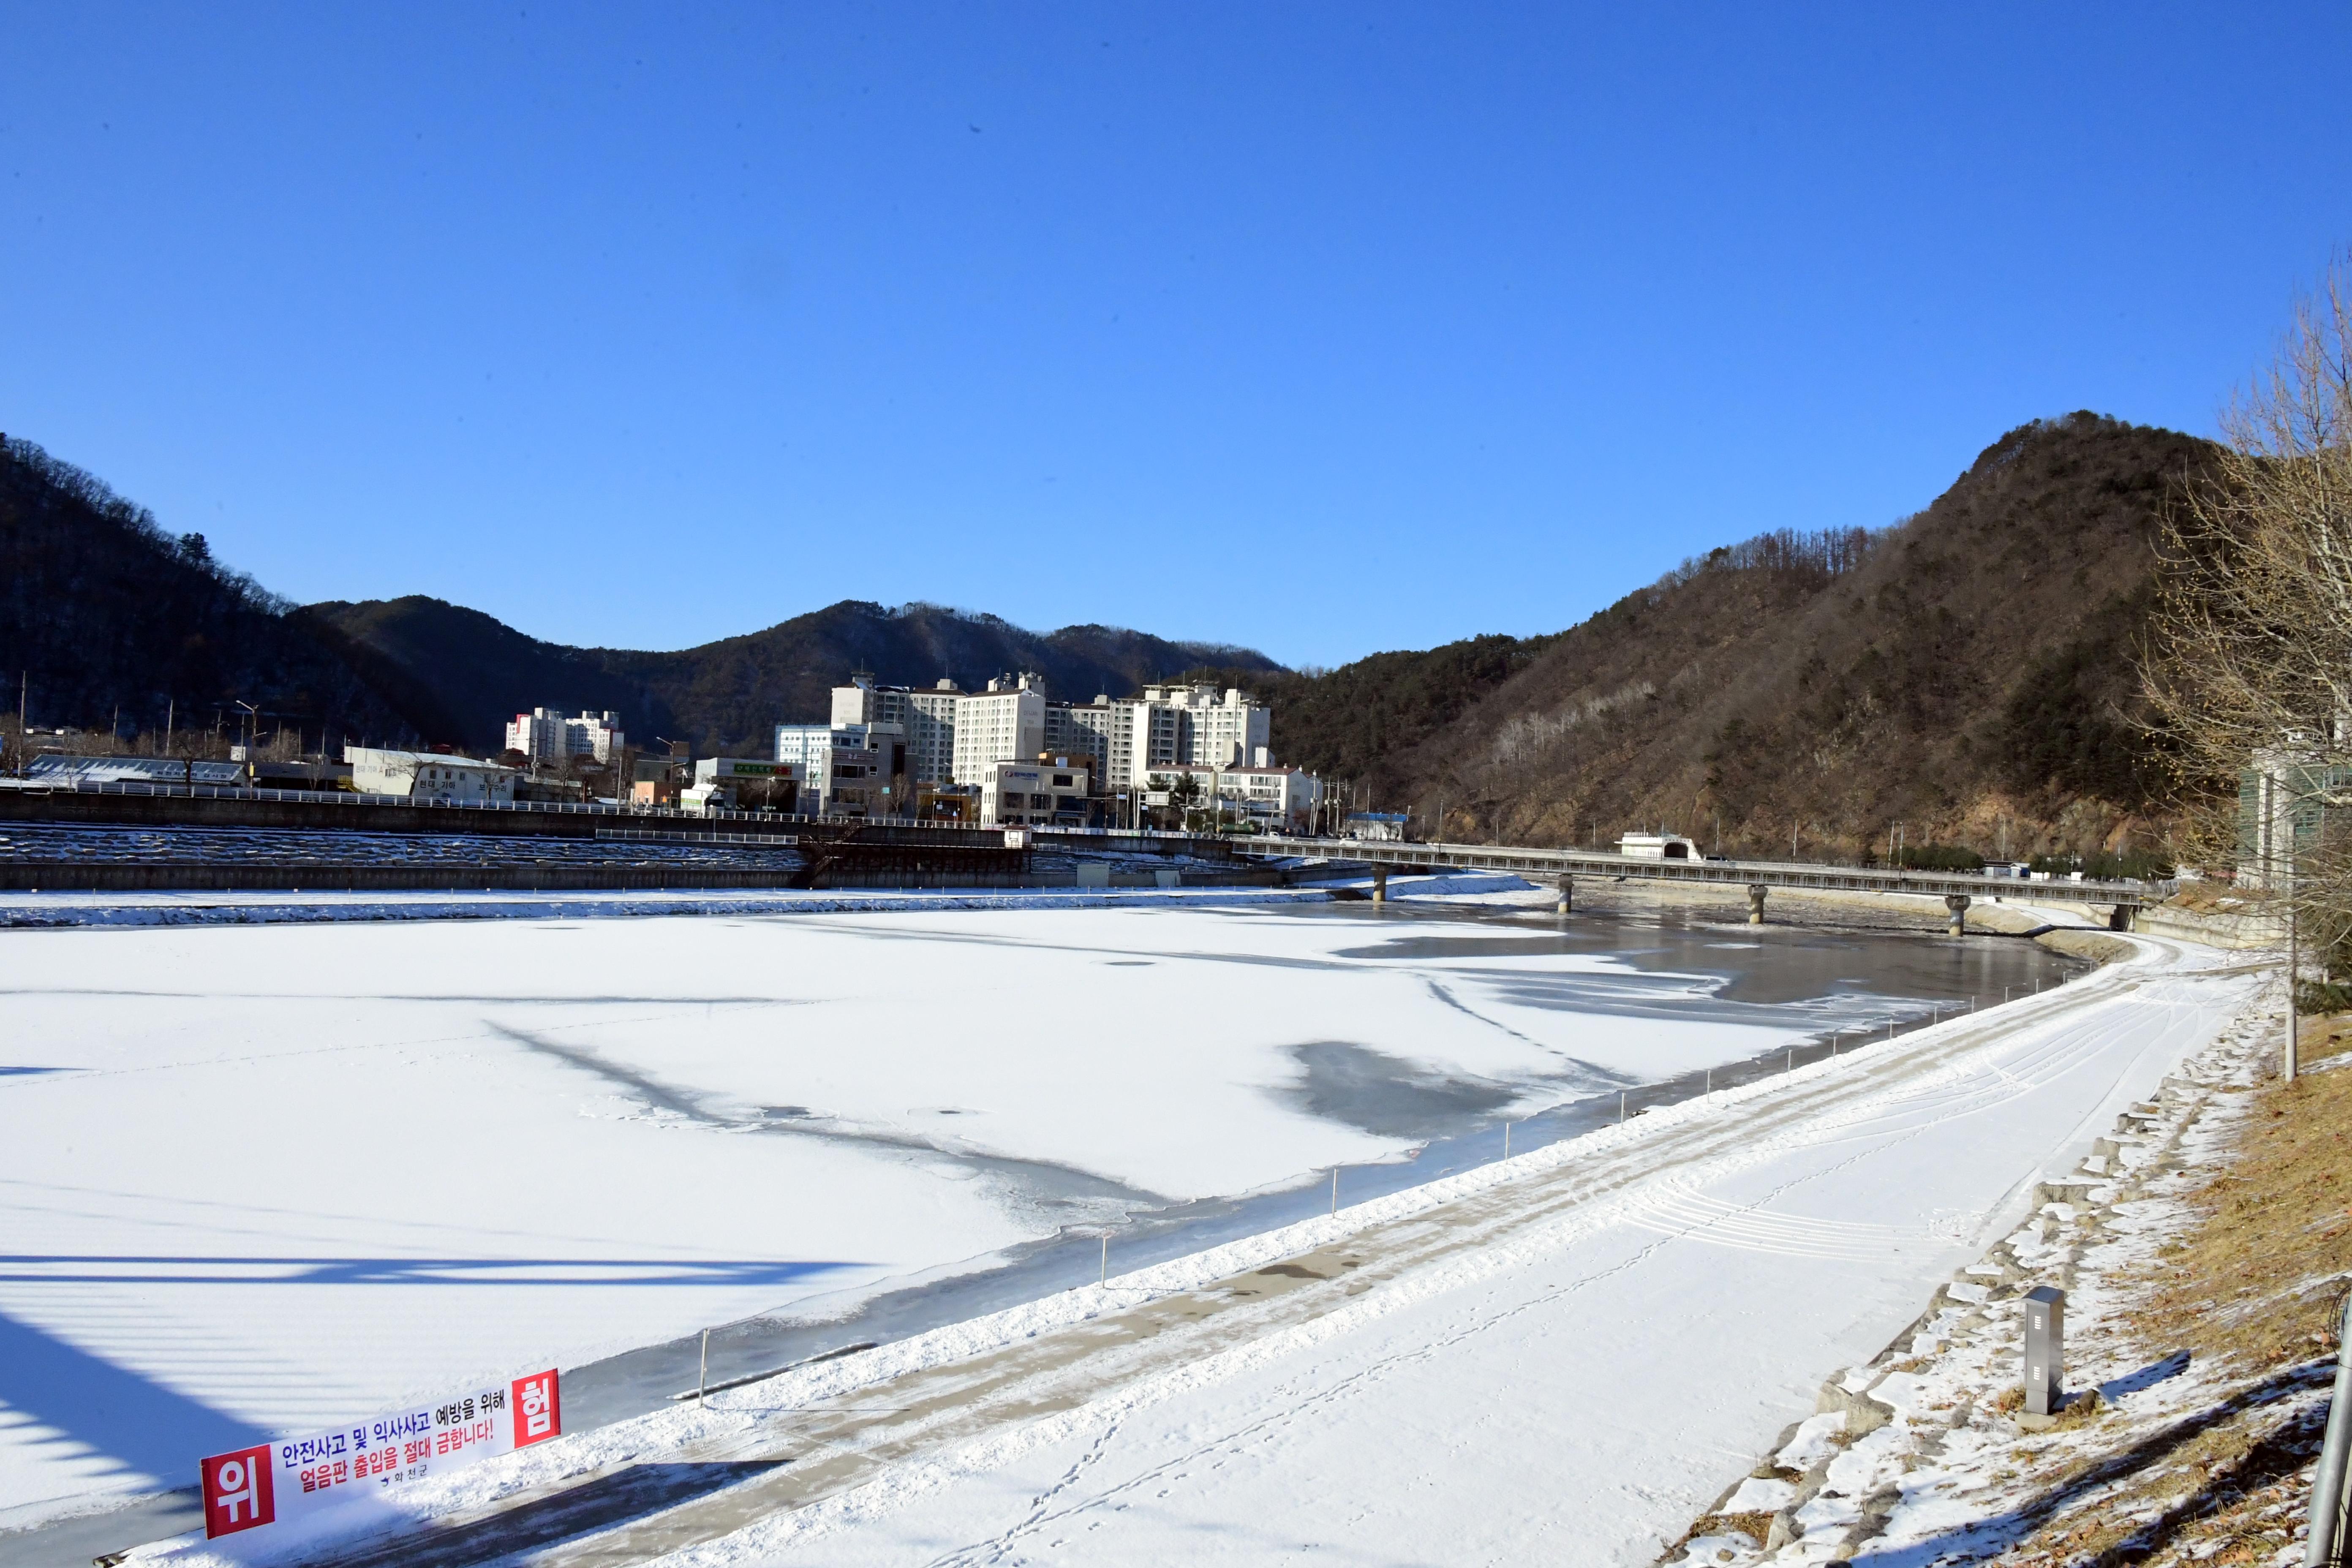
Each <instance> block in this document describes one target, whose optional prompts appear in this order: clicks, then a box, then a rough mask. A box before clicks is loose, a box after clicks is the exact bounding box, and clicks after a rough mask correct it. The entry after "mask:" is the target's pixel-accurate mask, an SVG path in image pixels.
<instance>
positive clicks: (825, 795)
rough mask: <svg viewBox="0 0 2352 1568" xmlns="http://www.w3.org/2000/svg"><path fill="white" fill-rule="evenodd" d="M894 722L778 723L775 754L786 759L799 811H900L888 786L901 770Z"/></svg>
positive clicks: (901, 743) (900, 732)
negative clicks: (795, 785)
mask: <svg viewBox="0 0 2352 1568" xmlns="http://www.w3.org/2000/svg"><path fill="white" fill-rule="evenodd" d="M906 752H907V732H906V731H905V729H904V728H903V727H901V726H899V725H897V724H882V723H872V724H779V725H777V726H776V757H775V760H776V761H777V762H779V763H790V764H792V766H793V769H794V770H795V771H794V773H793V777H794V778H795V779H796V780H798V781H799V784H800V801H801V810H802V811H803V812H805V813H808V814H810V815H812V816H903V815H905V814H904V813H903V812H900V811H898V810H897V809H896V807H897V806H898V805H901V804H904V803H902V802H900V801H899V800H898V797H897V795H894V794H893V790H894V789H904V788H905V787H906V785H905V784H903V783H902V782H897V781H898V778H899V775H900V774H903V773H905V772H906V771H907V763H906Z"/></svg>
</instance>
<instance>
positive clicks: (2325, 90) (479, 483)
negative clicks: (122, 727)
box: [0, 0, 2352, 664]
mask: <svg viewBox="0 0 2352 1568" xmlns="http://www.w3.org/2000/svg"><path fill="white" fill-rule="evenodd" d="M0 20H5V26H6V31H5V37H7V38H8V40H9V43H8V46H7V50H6V58H5V60H0V186H5V199H0V300H5V321H6V327H5V332H0V429H5V431H7V432H8V433H9V434H11V435H14V436H21V437H29V438H31V439H33V440H37V441H38V442H40V443H42V444H43V445H44V446H46V447H48V448H49V449H50V450H51V451H52V452H53V453H55V454H56V455H58V457H61V458H67V459H68V460H70V461H73V462H77V463H79V464H81V465H82V466H83V467H85V468H90V469H92V470H94V471H95V472H97V473H98V474H100V476H101V477H102V478H104V479H107V480H109V481H110V483H112V484H113V485H114V486H115V487H116V488H117V489H121V490H122V491H123V492H124V493H126V494H128V495H130V496H131V497H133V498H134V499H136V500H141V501H143V502H145V503H146V504H148V505H150V506H152V508H153V509H154V510H155V511H156V512H157V514H158V515H159V517H160V518H161V520H162V521H163V522H164V523H165V525H166V526H168V527H171V528H173V529H175V530H196V531H202V532H204V533H205V535H207V537H208V538H209V539H210V540H211V541H212V542H213V544H214V546H215V550H216V552H218V553H219V554H220V555H222V556H223V557H224V558H226V560H228V561H229V562H230V563H233V564H235V565H236V566H238V567H240V568H242V569H244V570H247V571H250V572H252V573H253V574H255V575H257V577H259V578H260V579H261V580H262V581H263V582H264V583H265V584H268V585H269V586H271V587H273V588H276V589H278V591H280V592H282V593H285V594H288V595H291V596H293V597H295V598H298V599H301V600H312V599H320V598H352V599H358V598H370V597H388V596H392V595H399V594H407V593H425V594H433V595H439V596H442V597H445V598H448V599H452V600H455V601H457V602H459V603H463V604H468V605H475V606H477V607H478V608H481V609H484V610H487V611H488V612H490V613H491V614H493V615H496V616H499V617H500V618H502V619H504V620H507V621H509V622H510V623H512V624H513V625H515V626H520V628H522V629H523V630H525V631H528V632H530V633H532V634H534V635H537V636H541V637H550V638H553V639H557V640H561V641H567V642H580V643H588V644H595V645H605V646H612V645H620V646H627V647H682V646H686V645H688V644H692V643H696V642H701V641H705V640H709V639H710V638H715V637H723V636H729V635H733V634H736V633H740V632H744V631H749V630H752V629H754V628H757V627H759V626H766V625H769V624H772V623H773V622H775V621H778V620H781V619H783V618H785V617H787V616H793V615H796V614H799V613H801V612H803V611H806V610H810V609H814V608H816V607H818V606H820V605H825V604H829V603H832V602H833V601H835V600H837V599H842V598H864V599H876V600H880V601H882V602H885V603H889V604H896V603H899V602H901V601H904V600H908V599H915V598H921V599H930V600H935V601H940V602H943V603H948V604H953V605H965V606H969V607H972V608H978V609H985V610H989V611H992V612H994V613H997V614H1000V615H1003V616H1006V617H1007V618H1009V619H1012V620H1014V621H1016V622H1019V623H1021V624H1023V625H1027V626H1037V627H1041V628H1049V627H1052V626H1061V625H1065V624H1068V623H1071V622H1079V621H1104V622H1110V623H1115V624H1123V625H1129V626H1140V627H1143V628H1146V629H1149V630H1151V631H1155V632H1159V633H1161V634H1164V635H1168V636H1178V637H1207V638H1214V639H1222V640H1229V641H1234V642H1241V643H1247V644H1251V645H1254V646H1256V647H1261V648H1264V649H1265V650H1266V651H1267V652H1269V653H1271V654H1273V655H1275V656H1276V658H1282V659H1285V660H1286V661H1290V662H1294V663H1307V662H1312V663H1320V664H1333V663H1338V662H1341V661H1344V660H1346V659H1349V658H1354V657H1357V656H1360V655H1361V654H1365V653H1369V652H1371V651H1374V650H1376V649H1380V648H1387V647H1426V646H1429V645H1432V644H1434V643H1438V642H1443V641H1446V640H1449V639H1452V638H1454V637H1464V636H1468V635H1472V634H1474V633H1477V632H1482V631H1506V632H1515V633H1528V632H1538V631H1548V630H1555V629H1558V628H1559V627H1561V626H1568V625H1570V624H1572V623H1573V622H1575V621H1577V620H1579V619H1580V618H1582V617H1583V616H1586V615H1588V614H1590V613H1591V611H1592V610H1594V609H1596V608H1598V607H1600V606H1601V605H1605V604H1607V603H1609V602H1611V601H1612V600H1613V599H1615V598H1616V597H1618V596H1619V595H1622V593H1624V592H1625V591H1626V590H1628V589H1629V588H1632V587H1633V586H1635V585H1637V584H1642V583H1644V582H1647V581H1649V580H1651V579H1652V578H1654V577H1655V576H1656V575H1658V574H1659V573H1661V572H1662V571H1664V570H1665V569H1666V568H1668V567H1670V566H1672V565H1673V564H1674V563H1675V562H1676V561H1677V560H1678V559H1680V558H1681V557H1683V556H1685V555H1686V554H1690V553H1693V552H1698V551H1702V550H1705V549H1706V548H1708V547H1709V546H1712V545H1714V544H1717V543H1720V542H1727V541H1730V540H1734V539H1738V538H1741V537H1744V536H1746V535H1748V534H1751V533H1754V532H1756V531H1759V530H1763V529H1768V528H1777V527H1783V526H1789V527H1800V528H1811V527H1822V526H1832V525H1836V526H1844V525H1850V524H1857V523H1859V524H1865V525H1872V526H1876V525H1880V524H1884V523H1886V522H1888V521H1893V520H1894V519H1895V518H1897V517H1900V516H1902V515H1903V514H1905V513H1906V512H1909V511H1912V510H1917V509H1918V508H1919V507H1921V506H1924V505H1925V504H1926V503H1927V501H1928V500H1931V499H1932V498H1933V497H1934V496H1935V495H1936V493H1937V491H1938V490H1940V489H1943V487H1944V486H1946V485H1947V484H1948V483H1949V482H1950V481H1951V479H1953V478H1954V477H1955V476H1956V475H1957V474H1958V473H1959V472H1960V470H1961V469H1963V468H1966V467H1967V465H1968V464H1969V461H1970V460H1971V459H1972V458H1974V456H1975V454H1976V453H1977V452H1978V451H1979V449H1981V448H1982V447H1984V446H1986V445H1987V444H1989V443H1990V442H1991V441H1992V440H1993V439H1994V438H1996V437H1998V436H1999V435H2000V433H2001V432H2002V431H2003V430H2005V429H2007V428H2009V427H2011V426H2014V425H2017V424H2019V423H2021V422H2022V421H2024V420H2027V419H2030V418H2033V417H2035V416H2044V415H2053V414H2060V413H2063V412H2066V411H2069V410H2072V409H2075V408H2082V407H2088V408H2093V409H2096V410H2098V411H2100V412H2103V413H2110V414H2114V415H2116V416H2120V417H2123V418H2127V419H2132V420H2137V421H2141V422H2146V423H2154V424H2165V425H2170V426H2177V427H2180V428H2185V429H2189V430H2195V431H2200V432H2210V430H2211V428H2212V427H2213V424H2214V416H2215V414H2216V412H2217V410H2218V408H2219V406H2220V405H2221V401H2222V400H2223V399H2224V398H2225V397H2226V396H2227V395H2228V394H2229V392H2230V390H2231V387H2232V386H2233V385H2234V384H2238V383H2239V382H2241V381H2242V379H2243V378H2244V377H2245V375H2246V374H2248V372H2249V371H2250V370H2251V369H2252V367H2253V365H2254V364H2255V363H2257V362H2258V361H2259V360H2260V359H2261V358H2262V357H2263V356H2264V355H2265V354H2266V353H2268V351H2269V347H2270V345H2271V343H2272V342H2273V340H2274V336H2275V333H2276V331H2277V330H2278V328H2279V326H2280V325H2281V324H2282V322H2283V321H2284V314H2285V310H2286V308H2287V305H2288V303H2289V301H2290V300H2291V298H2292V296H2293V294H2294V291H2295V290H2296V289H2299V288H2303V287H2307V286H2308V285H2309V284H2311V283H2312V282H2313V281H2314V280H2315V279H2316V277H2317V276H2318V274H2319V272H2320V270H2321V269H2322V268H2324V267H2325V265H2326V262H2327V259H2328V258H2329V256H2330V254H2331V251H2332V250H2333V249H2334V248H2335V247H2339V246H2341V245H2343V244H2345V243H2346V242H2347V241H2352V136H2347V134H2346V133H2345V108H2344V104H2343V100H2342V96H2341V87H2342V68H2343V63H2344V62H2345V61H2346V60H2347V58H2352V7H2347V6H2345V5H2340V4H2335V5H2308V6H2290V5H2277V6H2246V7H2219V6H2196V7H2191V6H2178V7H2164V6H2143V5H2134V6H2121V5H2116V6H2070V7H2051V6H2035V7H2027V6H2016V7H2009V8H2002V7H1996V6H1984V7H1966V8H1962V7H1938V8H1930V7H1907V8H1896V7H1884V8H1881V7H1863V6H1837V7H1831V6H1769V7H1732V6H1719V7H1709V6H1699V5H1678V6H1652V7H1633V6H1607V7H1602V6H1593V7H1588V8H1576V7H1569V6H1538V5H1529V6H1513V7H1478V6H1472V5H1426V6H1402V5H1308V4H1292V5H1250V6H1242V5H1189V6H1181V7H1177V6H1163V7H1144V6H1131V5H1130V6H1118V7H1102V8H1092V7H1087V6H1082V5H1018V6H992V5H940V6H936V7H929V6H921V5H889V6H877V7H856V6H849V5H740V6H731V5H729V6H717V5H699V6H698V5H662V6H653V5H644V6H629V7H617V6H594V5H576V4H566V5H541V4H533V5H520V6H518V5H507V6H503V7H497V6H489V5H451V6H446V7H436V6H431V5H398V6H393V5H381V6H376V7H364V6H360V5H333V6H296V5H271V6H257V7H246V6H238V5H201V6H199V5H154V6H126V5H96V4H94V5H55V4H49V3H46V0H44V3H42V4H8V5H0Z"/></svg>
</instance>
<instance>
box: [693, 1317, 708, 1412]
mask: <svg viewBox="0 0 2352 1568" xmlns="http://www.w3.org/2000/svg"><path fill="white" fill-rule="evenodd" d="M709 1384H710V1331H709V1329H705V1330H703V1331H702V1371H701V1372H700V1373H697V1374H696V1376H695V1379H694V1407H695V1408H696V1409H697V1410H699V1409H701V1408H702V1391H703V1390H704V1389H705V1388H707V1387H709Z"/></svg>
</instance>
